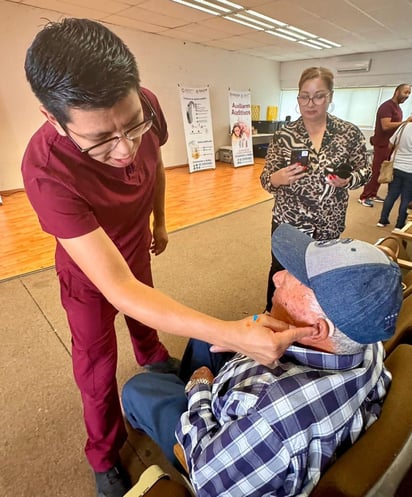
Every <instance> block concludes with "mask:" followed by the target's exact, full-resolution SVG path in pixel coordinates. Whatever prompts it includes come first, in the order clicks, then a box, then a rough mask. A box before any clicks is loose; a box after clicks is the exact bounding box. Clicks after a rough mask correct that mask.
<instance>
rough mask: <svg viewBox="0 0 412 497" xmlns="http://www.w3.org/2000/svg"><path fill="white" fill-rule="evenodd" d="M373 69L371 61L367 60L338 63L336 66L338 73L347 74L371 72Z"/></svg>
mask: <svg viewBox="0 0 412 497" xmlns="http://www.w3.org/2000/svg"><path fill="white" fill-rule="evenodd" d="M370 68H371V59H367V60H353V61H350V62H349V61H348V62H338V63H337V64H336V71H337V72H338V73H347V72H369V70H370Z"/></svg>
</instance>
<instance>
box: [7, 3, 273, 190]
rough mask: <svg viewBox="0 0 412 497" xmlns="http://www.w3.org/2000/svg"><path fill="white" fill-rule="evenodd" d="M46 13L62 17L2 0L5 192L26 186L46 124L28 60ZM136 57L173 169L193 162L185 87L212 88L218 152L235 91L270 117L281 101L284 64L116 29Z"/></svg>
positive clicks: (224, 140) (167, 160)
mask: <svg viewBox="0 0 412 497" xmlns="http://www.w3.org/2000/svg"><path fill="white" fill-rule="evenodd" d="M44 18H47V19H50V20H57V19H58V18H59V14H57V13H55V12H49V11H45V10H40V9H36V8H31V7H27V6H25V5H19V4H14V3H8V2H2V3H0V62H1V67H2V77H1V78H0V115H1V117H2V122H1V133H0V147H1V151H2V153H1V155H0V191H4V190H13V189H17V188H21V187H22V180H21V176H20V163H21V158H22V155H23V153H24V150H25V147H26V144H27V141H28V140H29V138H30V136H31V135H32V134H33V132H34V131H35V130H36V129H37V128H38V127H39V126H40V125H41V123H42V122H43V118H42V116H41V114H40V112H39V111H38V107H39V104H38V102H37V100H36V99H35V97H34V96H33V95H32V93H31V90H30V88H29V85H28V83H27V82H26V79H25V75H24V69H23V65H24V57H25V53H26V50H27V48H28V46H29V45H30V43H31V41H32V39H33V37H34V36H35V34H36V33H37V32H38V31H39V29H40V28H41V26H42V25H43V24H44V22H45V21H44ZM110 27H111V28H112V29H113V30H114V31H115V32H116V33H117V34H118V35H119V36H120V37H121V38H122V39H123V40H124V41H125V42H126V43H127V44H128V46H129V47H130V49H131V50H132V52H133V53H134V54H135V55H136V59H137V62H138V65H139V69H140V73H141V79H142V84H143V85H144V86H148V87H149V88H151V89H152V90H153V91H155V93H157V95H158V97H159V100H160V103H161V104H162V107H163V110H164V112H165V115H166V118H167V121H168V125H169V135H170V138H169V141H168V143H167V144H166V145H165V147H164V149H163V157H164V160H165V164H166V166H174V165H180V164H185V163H187V156H186V146H185V141H184V134H183V124H182V118H181V110H180V101H179V93H178V85H179V84H180V85H185V86H193V87H196V86H202V85H209V88H210V97H211V106H212V119H213V131H214V145H215V149H216V150H218V149H219V147H221V146H223V145H227V144H229V135H228V130H229V104H228V95H227V94H228V88H231V89H233V90H247V89H250V90H251V91H252V103H256V104H260V105H261V108H262V109H264V114H266V107H267V106H268V105H276V103H277V102H278V99H279V84H278V80H279V69H278V68H279V63H277V62H272V61H268V60H265V59H261V58H256V57H249V56H235V55H232V54H231V53H230V52H227V51H224V50H218V49H213V48H205V47H202V46H200V45H196V44H193V43H184V42H182V41H178V40H173V39H169V38H164V37H160V36H157V35H151V34H147V33H142V32H136V31H132V30H129V29H127V28H118V27H116V26H110Z"/></svg>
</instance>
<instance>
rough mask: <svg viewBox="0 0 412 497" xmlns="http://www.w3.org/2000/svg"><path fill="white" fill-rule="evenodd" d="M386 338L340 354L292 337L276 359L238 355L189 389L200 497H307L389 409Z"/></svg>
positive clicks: (183, 436)
mask: <svg viewBox="0 0 412 497" xmlns="http://www.w3.org/2000/svg"><path fill="white" fill-rule="evenodd" d="M383 357H384V351H383V347H382V344H381V343H379V344H374V345H368V346H366V348H365V350H364V351H363V352H362V353H358V354H355V355H341V356H339V355H335V354H329V353H324V352H319V351H315V350H309V349H305V348H302V347H299V346H291V347H289V349H288V350H287V352H286V354H285V355H284V356H283V357H282V358H281V359H280V360H279V361H277V364H276V366H275V367H273V368H267V367H265V366H262V365H259V364H258V363H256V362H255V361H253V360H251V359H250V358H248V357H245V356H243V355H240V354H237V355H236V356H235V357H234V358H233V359H232V360H231V361H229V362H228V363H227V364H226V365H225V366H224V367H223V368H222V369H221V371H220V372H219V374H218V376H217V377H216V378H215V381H214V383H213V386H212V387H210V386H209V385H203V384H201V385H196V386H195V387H193V388H192V389H191V390H190V392H189V399H188V411H187V412H185V413H184V414H183V415H182V417H181V420H180V423H179V424H178V427H177V430H176V437H177V439H178V441H179V443H180V444H181V445H182V447H183V449H184V451H185V456H186V460H187V461H188V462H189V470H190V479H191V482H192V484H193V485H194V488H195V491H196V494H197V496H198V497H243V496H248V497H269V496H307V495H309V493H310V491H311V490H312V489H313V487H314V486H315V485H316V483H317V482H318V480H319V478H320V475H321V474H322V473H323V472H324V471H325V469H326V468H327V467H328V466H329V465H330V463H331V462H333V459H334V457H335V456H336V451H337V449H338V448H339V447H341V448H342V447H344V446H345V444H348V443H353V442H354V441H355V440H356V439H357V438H358V437H359V435H360V433H361V432H362V430H363V429H365V428H367V427H369V426H370V425H371V424H372V423H373V422H374V421H375V420H376V419H377V417H378V416H379V414H380V410H381V404H382V400H383V398H384V396H385V395H386V391H387V388H388V386H389V384H390V381H391V376H390V373H389V372H388V371H387V370H386V369H385V368H384V366H383Z"/></svg>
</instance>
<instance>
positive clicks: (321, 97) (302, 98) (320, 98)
mask: <svg viewBox="0 0 412 497" xmlns="http://www.w3.org/2000/svg"><path fill="white" fill-rule="evenodd" d="M329 95H330V93H318V94H317V95H313V97H310V96H309V95H298V96H297V97H296V98H297V99H298V102H299V103H300V105H303V106H305V105H309V102H310V101H312V102H313V103H314V105H322V104H324V103H325V102H326V99H327V97H329Z"/></svg>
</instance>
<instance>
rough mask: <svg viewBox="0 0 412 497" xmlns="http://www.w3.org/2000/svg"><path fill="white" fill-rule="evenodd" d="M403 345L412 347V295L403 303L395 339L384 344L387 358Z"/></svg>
mask: <svg viewBox="0 0 412 497" xmlns="http://www.w3.org/2000/svg"><path fill="white" fill-rule="evenodd" d="M401 343H407V344H409V345H412V295H409V296H408V297H406V298H404V299H403V301H402V305H401V310H400V312H399V316H398V321H397V322H396V329H395V333H394V335H393V337H392V338H391V339H389V340H387V341H386V342H383V346H384V348H385V351H386V356H389V354H391V353H392V352H393V351H394V350H395V348H396V347H397V346H398V345H399V344H401Z"/></svg>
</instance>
